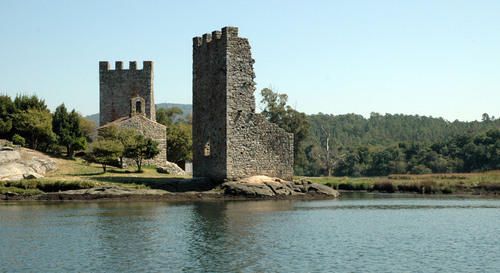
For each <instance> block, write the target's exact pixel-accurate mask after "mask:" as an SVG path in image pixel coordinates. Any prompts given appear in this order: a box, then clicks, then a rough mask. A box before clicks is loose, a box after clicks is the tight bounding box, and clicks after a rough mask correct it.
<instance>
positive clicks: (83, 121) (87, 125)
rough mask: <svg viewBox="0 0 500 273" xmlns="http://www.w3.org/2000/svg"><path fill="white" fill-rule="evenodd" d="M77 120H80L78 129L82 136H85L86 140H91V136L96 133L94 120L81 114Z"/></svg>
mask: <svg viewBox="0 0 500 273" xmlns="http://www.w3.org/2000/svg"><path fill="white" fill-rule="evenodd" d="M79 120H80V130H81V131H82V134H83V136H85V138H86V139H87V142H91V141H92V136H95V135H96V125H95V122H94V121H92V120H90V119H88V118H84V117H82V116H81V115H80V117H79Z"/></svg>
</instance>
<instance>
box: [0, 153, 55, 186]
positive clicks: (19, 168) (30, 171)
mask: <svg viewBox="0 0 500 273" xmlns="http://www.w3.org/2000/svg"><path fill="white" fill-rule="evenodd" d="M0 166H1V167H0V181H16V180H21V179H36V178H40V177H43V176H44V175H45V173H46V172H48V171H52V170H55V169H56V168H57V164H56V162H55V161H54V160H53V159H51V158H50V157H48V156H46V155H44V154H42V153H40V152H37V151H34V150H30V149H26V148H15V149H13V150H9V149H7V150H5V149H3V150H0Z"/></svg>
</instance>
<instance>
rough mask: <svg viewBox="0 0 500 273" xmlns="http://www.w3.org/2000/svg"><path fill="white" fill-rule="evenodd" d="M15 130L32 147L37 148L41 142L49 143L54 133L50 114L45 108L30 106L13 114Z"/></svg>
mask: <svg viewBox="0 0 500 273" xmlns="http://www.w3.org/2000/svg"><path fill="white" fill-rule="evenodd" d="M14 124H15V125H16V126H15V128H16V131H18V132H19V134H20V135H21V136H22V137H24V138H25V139H26V140H27V141H28V145H29V146H30V147H31V148H32V149H38V147H39V145H40V143H41V142H45V143H50V142H52V141H53V140H54V138H55V135H54V133H53V132H52V115H51V114H50V112H49V111H47V110H40V109H37V108H30V109H28V110H26V111H22V112H19V113H16V114H15V115H14Z"/></svg>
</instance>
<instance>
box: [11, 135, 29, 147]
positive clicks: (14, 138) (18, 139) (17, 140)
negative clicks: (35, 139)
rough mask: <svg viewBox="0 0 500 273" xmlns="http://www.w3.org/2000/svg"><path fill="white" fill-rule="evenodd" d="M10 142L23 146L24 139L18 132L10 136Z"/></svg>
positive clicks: (24, 143)
mask: <svg viewBox="0 0 500 273" xmlns="http://www.w3.org/2000/svg"><path fill="white" fill-rule="evenodd" d="M12 143H14V144H16V145H20V146H25V145H26V140H25V139H24V137H22V136H20V135H18V134H15V135H13V136H12Z"/></svg>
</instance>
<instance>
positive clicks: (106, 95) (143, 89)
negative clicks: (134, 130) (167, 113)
mask: <svg viewBox="0 0 500 273" xmlns="http://www.w3.org/2000/svg"><path fill="white" fill-rule="evenodd" d="M99 95H100V105H99V106H100V107H99V108H100V109H99V110H100V119H99V125H100V126H102V125H105V124H107V123H109V122H112V121H114V120H117V119H119V118H122V117H128V116H131V115H136V114H140V115H144V116H145V117H147V118H148V119H150V120H153V121H156V111H155V104H154V95H153V62H152V61H144V62H143V65H142V69H138V68H137V63H136V62H129V68H128V69H124V68H123V62H121V61H117V62H115V68H114V69H111V68H110V65H109V63H108V62H106V61H102V62H99Z"/></svg>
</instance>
